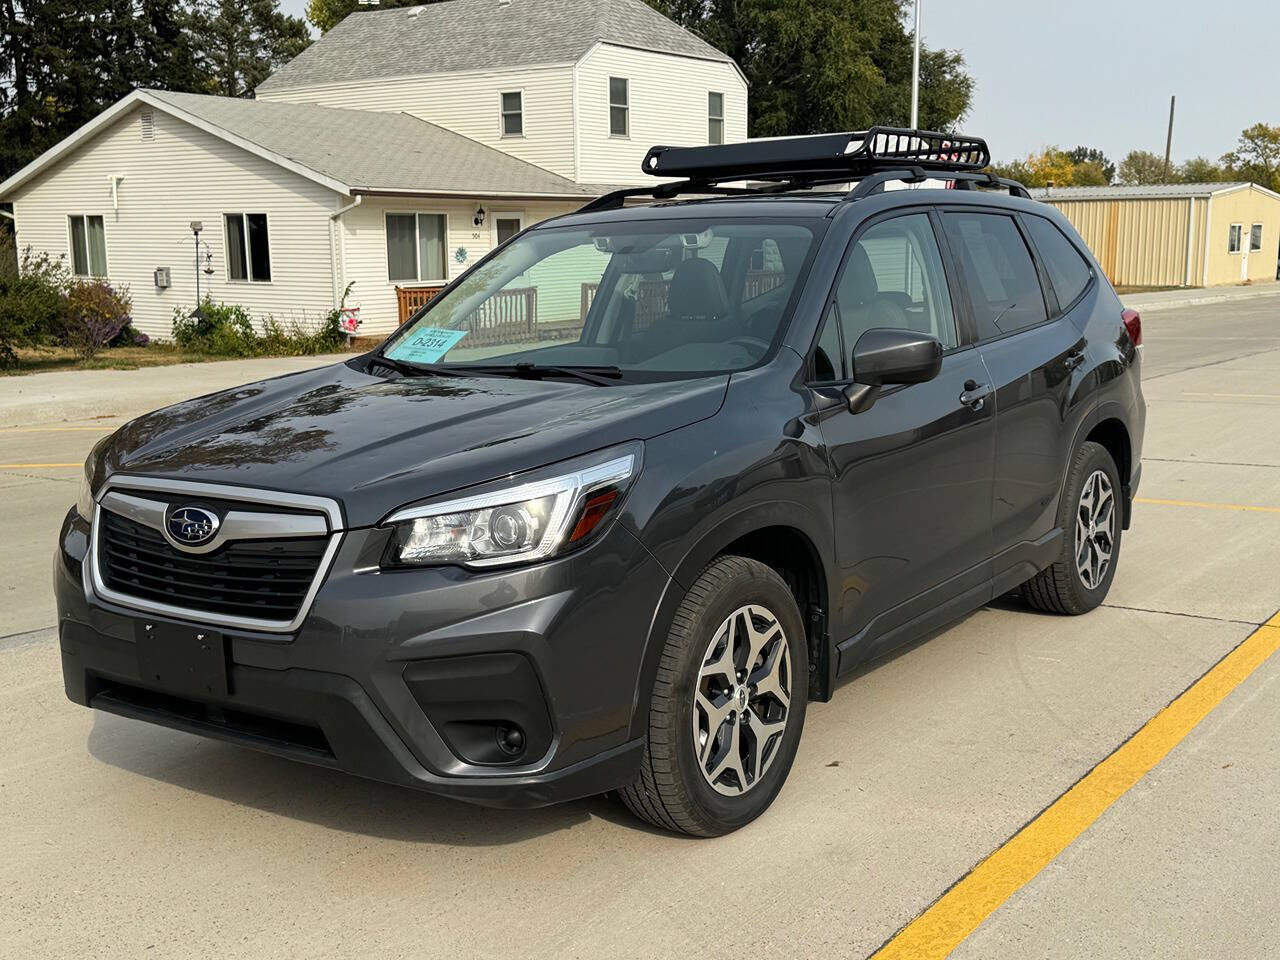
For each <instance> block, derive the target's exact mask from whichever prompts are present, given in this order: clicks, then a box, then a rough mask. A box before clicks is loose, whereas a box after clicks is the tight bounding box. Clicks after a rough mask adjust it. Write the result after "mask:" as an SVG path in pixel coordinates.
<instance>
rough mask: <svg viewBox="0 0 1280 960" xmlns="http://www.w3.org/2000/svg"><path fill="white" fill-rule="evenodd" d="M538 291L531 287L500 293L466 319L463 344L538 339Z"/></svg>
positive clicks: (477, 344) (500, 291)
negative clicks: (466, 332)
mask: <svg viewBox="0 0 1280 960" xmlns="http://www.w3.org/2000/svg"><path fill="white" fill-rule="evenodd" d="M537 326H538V291H537V289H536V288H534V287H516V288H514V289H511V290H499V291H498V292H497V293H495V294H494V295H493V296H492V297H490V298H489V299H488V300H486V301H485V302H484V303H482V304H480V306H479V307H478V308H477V309H476V311H475V312H474V313H473V314H471V316H469V317H467V330H468V333H469V336H468V337H467V340H466V345H467V346H469V347H471V346H476V347H479V346H494V345H500V344H504V343H528V342H529V341H531V340H537V339H538V330H537Z"/></svg>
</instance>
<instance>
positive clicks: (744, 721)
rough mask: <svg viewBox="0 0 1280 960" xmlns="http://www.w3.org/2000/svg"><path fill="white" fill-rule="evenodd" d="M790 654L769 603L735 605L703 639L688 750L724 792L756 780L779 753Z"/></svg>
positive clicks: (785, 716) (788, 687)
mask: <svg viewBox="0 0 1280 960" xmlns="http://www.w3.org/2000/svg"><path fill="white" fill-rule="evenodd" d="M791 682H792V678H791V657H790V648H789V647H788V645H787V636H786V633H785V632H784V631H783V629H782V624H781V623H779V622H778V618H777V617H776V616H775V615H774V614H773V612H772V611H770V610H768V609H767V608H766V607H763V606H761V605H759V604H748V605H746V606H742V607H739V608H738V609H737V610H735V611H733V613H731V614H729V616H727V617H725V619H724V621H723V622H722V623H721V624H720V626H719V627H718V628H717V630H716V632H715V634H714V635H713V636H712V638H711V642H710V643H709V644H708V645H707V649H706V653H704V654H703V657H702V665H701V667H700V669H699V671H698V681H697V687H696V689H695V690H694V696H693V751H694V756H695V757H696V758H697V761H698V768H699V769H700V770H701V771H702V775H703V777H704V778H705V779H706V781H707V783H709V784H710V785H711V787H712V788H713V789H714V790H715V791H716V792H717V793H721V794H723V795H725V796H730V797H734V796H740V795H741V794H743V793H746V792H747V791H748V790H750V789H751V788H752V787H754V786H756V784H758V783H759V782H760V780H761V778H762V777H763V776H764V775H765V773H766V772H768V770H769V767H770V765H771V764H772V763H773V761H774V759H775V758H776V757H777V756H778V754H779V752H780V748H781V746H782V737H783V734H784V733H785V732H786V729H787V721H788V719H789V718H790V715H791Z"/></svg>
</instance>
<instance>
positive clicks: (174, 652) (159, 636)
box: [136, 622, 230, 698]
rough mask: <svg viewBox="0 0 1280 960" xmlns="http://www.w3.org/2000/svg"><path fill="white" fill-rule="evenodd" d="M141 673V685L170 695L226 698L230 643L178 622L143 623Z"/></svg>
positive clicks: (139, 644) (139, 631)
mask: <svg viewBox="0 0 1280 960" xmlns="http://www.w3.org/2000/svg"><path fill="white" fill-rule="evenodd" d="M136 639H137V648H138V671H139V676H140V677H141V678H142V682H143V683H145V684H146V685H147V686H155V687H158V688H159V689H161V690H163V691H165V692H167V693H175V694H180V695H185V696H192V697H199V698H206V697H225V696H227V694H228V693H229V692H230V691H229V688H228V681H227V643H226V640H225V639H224V638H223V636H222V634H221V633H218V632H217V631H216V630H207V629H205V628H203V627H188V626H184V625H182V624H176V623H163V622H158V623H140V624H138V628H137V633H136Z"/></svg>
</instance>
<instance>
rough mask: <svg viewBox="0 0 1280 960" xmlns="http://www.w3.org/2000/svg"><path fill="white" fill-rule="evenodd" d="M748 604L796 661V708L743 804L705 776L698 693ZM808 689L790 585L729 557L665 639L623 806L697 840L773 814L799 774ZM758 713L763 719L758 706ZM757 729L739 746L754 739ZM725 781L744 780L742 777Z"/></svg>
mask: <svg viewBox="0 0 1280 960" xmlns="http://www.w3.org/2000/svg"><path fill="white" fill-rule="evenodd" d="M747 604H756V605H759V606H761V607H764V608H767V610H768V611H769V612H770V613H772V614H773V616H774V617H775V618H776V620H777V624H778V626H780V627H781V628H782V630H783V633H784V636H785V639H786V644H787V651H788V653H789V657H788V658H787V661H786V662H787V664H788V671H789V673H788V680H789V686H790V690H789V695H790V704H789V706H788V708H787V713H786V717H785V719H786V725H785V727H784V728H783V731H782V733H781V735H780V736H779V735H777V734H775V735H773V736H772V737H771V738H769V739H768V740H766V741H765V742H766V744H767V745H769V746H768V747H767V749H768V755H769V757H770V759H769V761H768V762H767V763H764V764H761V766H762V767H763V768H764V773H763V776H760V777H759V778H758V780H754V781H751V782H750V785H749V787H748V788H747V789H746V790H745V791H744V792H742V793H740V794H738V795H737V796H724V795H722V794H721V793H719V792H717V790H716V788H715V787H713V786H712V785H711V783H710V782H709V781H708V779H707V777H706V776H704V774H703V770H702V768H701V767H700V766H699V762H698V757H697V754H696V753H695V748H694V737H695V732H694V725H695V720H694V691H695V688H696V686H697V685H698V683H699V676H700V673H701V672H702V669H703V661H704V656H705V655H706V653H707V652H708V651H707V648H708V646H709V645H710V644H711V642H712V638H713V637H715V636H716V635H717V632H718V630H719V628H720V626H721V625H722V624H723V623H724V622H725V621H726V619H727V618H729V617H730V616H731V615H732V614H733V613H734V612H735V611H737V610H739V608H741V607H743V606H745V605H747ZM778 656H779V657H781V653H780V652H779V653H778ZM739 682H744V681H742V680H741V679H739ZM808 688H809V657H808V650H807V644H806V636H805V631H804V623H803V621H802V620H801V617H800V611H799V609H797V607H796V602H795V598H794V597H793V596H792V594H791V591H790V590H789V589H788V588H787V585H786V583H785V582H784V581H783V580H782V578H781V577H780V576H778V574H777V573H776V572H775V571H774V570H772V569H771V568H769V567H767V566H765V565H764V564H763V563H760V562H758V561H756V560H750V559H747V558H745V557H736V556H725V557H719V558H717V559H716V560H714V561H712V563H711V564H709V565H708V566H707V568H706V569H705V570H703V571H702V573H701V575H700V576H699V577H698V579H697V580H696V581H695V582H694V584H693V586H692V587H691V588H690V590H689V592H688V594H686V595H685V598H684V600H683V601H682V602H681V604H680V608H679V609H678V610H677V611H676V615H675V618H674V621H673V623H672V625H671V630H670V632H669V633H668V635H667V640H666V645H665V647H664V648H663V651H662V660H661V662H660V664H659V666H658V675H657V680H656V681H655V683H654V687H653V695H652V700H651V703H650V708H649V731H648V738H647V742H646V745H645V752H644V758H643V762H642V764H641V772H640V776H639V777H638V778H637V779H636V781H635V782H634V783H633V784H631V785H630V786H628V787H624V788H623V789H622V790H620V791H619V793H620V794H621V797H622V801H623V803H625V804H626V805H627V807H628V808H629V809H630V810H631V812H632V813H634V814H635V815H636V816H638V817H640V818H641V819H642V820H646V821H648V822H649V823H651V824H654V825H655V826H658V827H662V828H664V829H667V830H672V831H676V832H678V833H685V834H689V835H691V836H697V837H715V836H720V835H722V834H726V833H730V832H732V831H734V830H737V829H738V828H739V827H742V826H744V825H746V824H748V823H750V822H751V821H752V820H754V819H755V818H756V817H758V816H760V814H762V813H763V812H764V811H765V810H766V809H768V807H769V805H770V804H771V803H772V802H773V800H774V798H775V797H776V796H777V795H778V792H779V791H780V790H781V789H782V784H783V782H784V781H785V780H786V778H787V773H788V772H789V771H790V769H791V763H792V761H793V760H794V759H795V754H796V747H797V746H798V745H799V742H800V734H801V731H802V730H803V729H804V715H805V706H806V702H807V699H808ZM752 689H754V688H752ZM752 708H753V709H757V708H756V706H755V701H752ZM773 709H775V710H776V707H774V708H773ZM750 719H751V718H750V717H748V718H747V723H746V724H745V725H744V726H743V727H742V728H741V731H739V735H740V736H747V734H746V733H745V731H747V730H749V729H750ZM721 729H723V728H721ZM744 742H747V741H744ZM712 773H714V770H713V771H712ZM725 776H726V777H729V778H734V779H736V774H732V773H729V774H726V775H725Z"/></svg>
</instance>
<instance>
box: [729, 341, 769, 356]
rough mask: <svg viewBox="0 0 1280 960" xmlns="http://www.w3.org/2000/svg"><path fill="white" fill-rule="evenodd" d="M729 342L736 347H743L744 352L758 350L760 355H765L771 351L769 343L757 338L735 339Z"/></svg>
mask: <svg viewBox="0 0 1280 960" xmlns="http://www.w3.org/2000/svg"><path fill="white" fill-rule="evenodd" d="M727 342H728V343H730V344H734V345H736V346H739V347H742V348H743V349H744V350H747V351H748V352H752V351H757V350H758V351H759V352H760V353H764V352H765V351H766V350H768V349H769V343H768V341H766V340H761V339H759V338H757V337H734V338H733V339H732V340H729V341H727Z"/></svg>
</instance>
